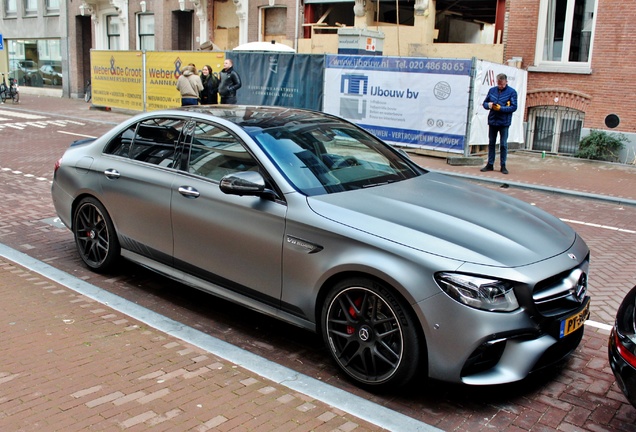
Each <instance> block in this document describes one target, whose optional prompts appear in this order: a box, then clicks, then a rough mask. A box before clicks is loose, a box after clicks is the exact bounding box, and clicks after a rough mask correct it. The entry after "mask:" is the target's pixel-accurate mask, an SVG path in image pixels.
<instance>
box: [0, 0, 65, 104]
mask: <svg viewBox="0 0 636 432" xmlns="http://www.w3.org/2000/svg"><path fill="white" fill-rule="evenodd" d="M1 4H2V10H1V11H0V17H1V20H0V34H1V35H2V37H3V48H4V49H3V51H4V53H2V52H0V66H4V67H0V72H2V73H5V74H8V76H10V77H12V78H15V79H16V80H17V82H18V84H19V85H20V86H30V87H34V88H38V89H40V90H41V91H42V92H47V91H48V92H50V93H51V94H61V93H62V88H63V87H66V88H68V85H69V83H68V82H67V81H66V80H64V78H63V77H64V76H68V73H67V72H66V73H65V69H66V68H67V67H68V64H67V59H68V52H67V37H66V35H67V31H66V26H67V21H66V17H67V9H66V6H67V2H65V1H64V0H23V1H19V0H3V1H2V3H1Z"/></svg>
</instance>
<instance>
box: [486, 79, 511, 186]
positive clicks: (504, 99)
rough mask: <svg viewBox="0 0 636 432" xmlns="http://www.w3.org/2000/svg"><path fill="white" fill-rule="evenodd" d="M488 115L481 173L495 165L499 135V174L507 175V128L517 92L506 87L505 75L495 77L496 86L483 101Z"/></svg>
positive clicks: (490, 169)
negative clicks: (486, 141)
mask: <svg viewBox="0 0 636 432" xmlns="http://www.w3.org/2000/svg"><path fill="white" fill-rule="evenodd" d="M483 105H484V108H485V109H487V110H490V112H489V113H488V162H487V164H486V166H485V167H483V168H482V169H481V171H492V170H493V169H494V165H495V152H496V150H495V145H496V143H497V135H499V158H500V162H501V172H502V173H503V174H508V169H507V168H506V159H507V158H508V128H510V123H512V113H513V112H515V111H517V92H516V90H515V89H513V88H512V87H510V86H509V85H508V77H507V76H506V74H502V73H500V74H499V75H497V85H496V86H495V87H492V88H491V89H490V90H489V91H488V95H487V96H486V99H485V100H484V104H483Z"/></svg>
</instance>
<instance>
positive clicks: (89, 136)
mask: <svg viewBox="0 0 636 432" xmlns="http://www.w3.org/2000/svg"><path fill="white" fill-rule="evenodd" d="M58 132H59V133H61V134H66V135H73V136H80V137H84V138H97V137H95V136H92V135H84V134H78V133H73V132H66V131H61V130H59V131H58Z"/></svg>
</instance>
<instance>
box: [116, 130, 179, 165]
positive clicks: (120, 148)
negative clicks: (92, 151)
mask: <svg viewBox="0 0 636 432" xmlns="http://www.w3.org/2000/svg"><path fill="white" fill-rule="evenodd" d="M185 123H186V122H185V121H184V120H183V119H174V118H152V119H148V120H144V121H142V122H139V123H137V124H134V125H132V126H131V127H129V128H128V129H126V130H125V131H123V132H122V133H120V134H119V135H118V136H116V137H115V138H113V139H112V140H111V142H110V143H109V145H108V146H107V147H106V150H105V153H107V154H112V155H116V156H122V157H126V158H130V159H134V160H137V161H141V162H146V163H150V164H154V165H160V166H167V167H171V166H172V165H173V163H174V157H175V151H176V146H177V142H178V140H179V136H180V134H181V130H182V129H183V126H184V125H185Z"/></svg>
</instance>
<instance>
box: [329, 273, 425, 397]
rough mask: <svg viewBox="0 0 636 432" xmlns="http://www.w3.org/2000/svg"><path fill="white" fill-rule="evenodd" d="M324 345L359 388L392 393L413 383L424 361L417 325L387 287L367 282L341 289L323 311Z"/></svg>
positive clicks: (344, 285)
mask: <svg viewBox="0 0 636 432" xmlns="http://www.w3.org/2000/svg"><path fill="white" fill-rule="evenodd" d="M322 332H323V337H324V339H325V342H326V344H327V346H328V348H329V351H330V352H331V355H332V356H333V358H334V359H335V361H336V363H337V364H338V366H339V367H340V368H341V369H342V370H343V371H345V372H346V373H347V374H348V375H349V376H350V377H351V378H353V379H354V380H355V381H356V382H357V383H358V384H359V385H362V386H366V387H370V388H373V389H383V390H384V389H389V388H395V387H398V386H401V385H404V384H405V383H407V382H408V381H409V380H411V379H412V378H413V377H414V376H415V374H416V372H417V370H418V366H419V362H420V341H419V337H418V332H417V331H416V330H415V325H414V321H413V320H412V319H411V318H410V316H409V314H408V312H407V310H406V309H405V308H404V307H403V306H401V305H400V302H399V301H398V300H397V298H396V297H395V296H394V295H393V294H392V293H391V292H390V291H389V290H388V289H386V288H385V287H384V286H382V285H380V284H378V283H376V282H374V281H371V280H368V279H363V278H361V279H350V280H347V281H343V282H341V283H339V284H338V285H336V286H335V287H334V289H333V290H332V291H331V293H330V295H329V296H328V297H327V301H326V302H325V304H324V307H323V313H322Z"/></svg>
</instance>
